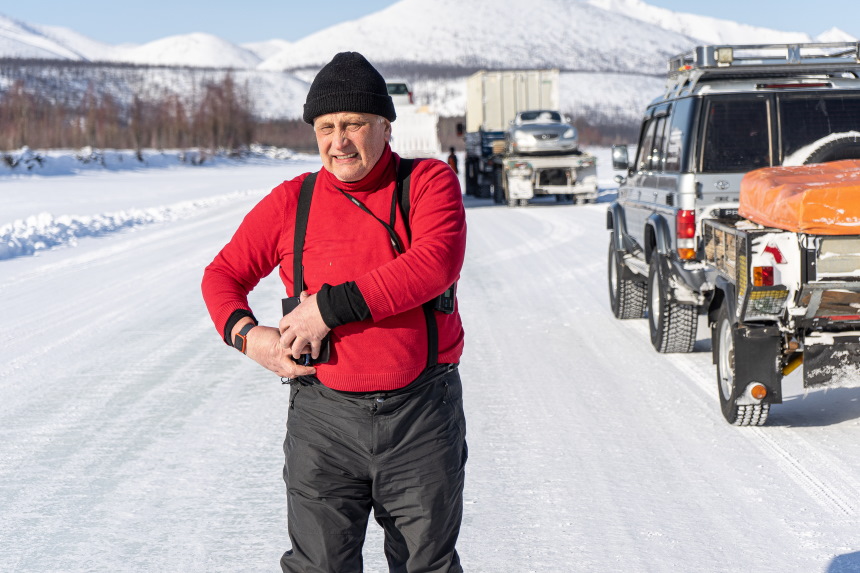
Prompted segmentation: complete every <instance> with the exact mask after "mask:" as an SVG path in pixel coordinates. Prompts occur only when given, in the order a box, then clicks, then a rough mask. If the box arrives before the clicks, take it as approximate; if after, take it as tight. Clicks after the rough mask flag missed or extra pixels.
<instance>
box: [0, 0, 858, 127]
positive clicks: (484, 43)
mask: <svg viewBox="0 0 860 573" xmlns="http://www.w3.org/2000/svg"><path fill="white" fill-rule="evenodd" d="M812 40H813V39H812V38H810V37H809V36H807V35H806V34H801V33H796V32H782V31H778V30H771V29H766V28H760V27H754V26H749V25H746V24H743V23H739V22H734V21H730V20H722V19H717V18H709V17H705V16H698V15H695V14H688V13H677V12H672V11H670V10H666V9H663V8H658V7H655V6H651V5H649V4H647V3H645V2H643V1H642V0H582V1H572V0H497V1H496V2H494V3H493V8H492V10H487V6H486V3H485V2H483V1H481V0H435V1H434V2H426V1H425V0H401V1H400V2H398V3H396V4H393V5H392V6H389V7H388V8H386V9H383V10H380V11H378V12H375V13H372V14H368V15H366V16H364V17H362V18H359V19H357V20H354V21H350V22H344V23H341V24H337V25H334V26H331V27H329V28H327V29H325V30H322V31H320V32H316V33H314V34H311V35H309V36H307V37H305V38H303V39H301V40H299V41H296V42H286V41H284V40H280V39H271V40H267V41H260V42H250V43H245V44H243V45H242V46H237V45H235V44H232V43H230V42H227V41H226V40H223V39H221V38H218V37H216V36H212V35H209V34H201V33H190V34H185V35H178V36H171V37H168V38H163V39H160V40H156V41H153V42H149V43H147V44H143V45H121V46H110V45H106V44H102V43H100V42H97V41H94V40H91V39H89V38H86V37H85V36H82V35H81V34H78V33H77V32H74V31H72V30H69V29H66V28H60V27H53V26H39V25H37V24H31V23H24V22H20V21H16V20H14V19H12V18H8V17H5V16H2V15H0V58H2V57H8V58H37V59H38V58H47V59H59V60H71V61H90V62H97V61H100V62H130V63H134V64H151V65H154V66H174V65H179V66H189V67H205V68H233V69H238V70H242V71H241V72H239V75H241V81H243V82H247V84H248V85H249V87H250V89H251V93H252V96H253V99H254V101H255V105H256V109H255V112H256V114H257V115H258V116H259V117H261V118H297V117H300V115H301V106H302V103H303V102H304V98H305V95H306V94H307V87H308V85H309V82H310V81H311V80H312V79H313V76H314V74H315V73H316V71H317V70H318V69H319V67H320V66H321V65H322V64H324V63H325V62H327V61H328V60H329V59H330V58H331V57H332V56H333V55H334V54H335V53H336V52H339V51H344V50H350V51H360V52H362V53H364V54H365V55H366V56H367V57H368V58H369V59H370V60H371V61H372V62H373V63H374V64H375V65H377V66H378V67H379V68H380V70H382V71H383V73H386V74H396V75H397V76H400V77H405V78H407V79H409V80H411V81H412V83H413V87H414V89H415V97H416V100H417V102H418V103H420V104H424V105H429V106H431V107H432V108H433V109H434V111H436V112H437V113H438V114H439V115H441V116H443V117H444V116H459V115H462V114H463V113H464V111H465V78H466V77H467V76H468V75H470V74H471V73H472V72H474V71H475V70H477V69H481V68H490V69H493V68H516V67H524V68H538V67H547V68H559V69H561V70H562V82H561V85H562V90H561V94H560V97H561V108H562V111H564V112H568V113H572V114H574V115H582V116H586V117H588V118H590V119H591V118H611V119H613V121H636V120H637V116H638V115H639V114H640V113H641V110H642V109H643V108H644V106H645V105H646V104H647V103H648V102H649V101H650V100H651V99H652V98H653V97H654V95H655V94H656V93H657V92H658V91H659V90H660V88H661V87H662V83H663V81H662V77H663V74H664V72H665V62H666V59H667V57H668V56H671V55H674V54H676V53H679V52H682V51H686V50H688V49H689V48H690V47H692V46H694V45H696V44H700V43H715V42H732V43H759V42H806V41H812ZM816 40H819V41H853V40H854V38H852V37H851V36H850V35H848V34H846V33H845V32H843V31H841V30H839V29H838V28H833V29H831V30H828V31H826V32H822V34H821V35H819V36H818V37H817V38H816ZM15 67H16V66H14V65H11V64H9V63H8V62H6V63H5V64H3V66H0V91H2V90H3V89H4V88H5V87H6V86H9V85H12V83H13V82H14V81H15V80H18V79H28V80H29V79H30V78H26V77H24V76H23V75H22V72H21V70H16V69H14V68H15ZM605 72H611V73H605ZM27 73H31V72H29V71H28V72H27ZM86 73H88V72H87V69H86V68H81V70H79V71H76V72H75V73H74V77H75V78H76V79H75V82H73V83H70V84H69V85H68V86H67V88H68V89H69V90H70V92H71V96H70V98H71V100H72V101H74V100H75V99H76V98H79V97H80V94H82V93H83V91H82V90H85V89H86V86H87V85H89V83H88V79H91V80H92V81H93V82H94V83H95V85H99V86H104V87H103V89H105V90H107V91H108V92H109V93H111V95H113V96H114V97H116V98H118V99H119V100H120V101H127V100H129V99H130V97H131V96H132V95H133V94H139V93H156V92H157V91H158V90H163V91H164V93H174V94H177V95H179V96H180V97H182V98H186V99H187V98H190V97H192V96H193V91H189V90H193V89H195V87H196V86H198V85H199V84H197V83H195V81H196V79H193V78H192V79H184V78H183V75H185V74H187V73H188V70H187V68H184V69H180V70H175V71H169V70H168V69H167V68H161V70H156V69H150V70H143V71H135V72H125V71H123V72H122V73H119V72H116V71H113V70H109V71H105V70H104V69H93V70H91V72H90V73H91V74H92V78H82V79H80V78H81V76H82V74H84V75H85V74H86ZM207 73H208V72H207ZM38 74H42V75H45V74H48V75H50V74H51V72H50V71H47V72H38ZM67 75H69V74H67ZM191 76H195V74H191ZM129 78H130V79H129ZM33 81H34V82H36V85H38V89H48V90H49V93H52V94H53V93H55V92H54V91H50V90H56V89H57V88H58V86H60V88H62V85H61V81H60V80H57V81H54V82H53V84H52V85H50V86H47V87H46V83H45V81H44V80H43V79H40V78H39V77H35V78H34V79H33ZM40 82H41V83H40ZM58 95H64V96H65V95H66V94H58Z"/></svg>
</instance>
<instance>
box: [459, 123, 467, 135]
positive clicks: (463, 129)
mask: <svg viewBox="0 0 860 573" xmlns="http://www.w3.org/2000/svg"><path fill="white" fill-rule="evenodd" d="M465 133H466V127H465V126H464V125H463V124H462V123H458V124H457V137H463V135H465Z"/></svg>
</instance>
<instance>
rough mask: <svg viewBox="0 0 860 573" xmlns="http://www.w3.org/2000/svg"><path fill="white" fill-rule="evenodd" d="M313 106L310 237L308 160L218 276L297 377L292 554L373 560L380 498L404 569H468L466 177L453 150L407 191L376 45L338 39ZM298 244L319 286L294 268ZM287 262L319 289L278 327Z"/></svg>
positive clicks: (313, 563) (344, 564)
mask: <svg viewBox="0 0 860 573" xmlns="http://www.w3.org/2000/svg"><path fill="white" fill-rule="evenodd" d="M303 119H304V121H305V122H307V123H309V124H311V125H312V126H313V129H314V132H315V134H316V139H317V144H318V147H319V152H320V157H321V159H322V164H323V168H322V170H321V171H320V172H319V173H318V175H317V177H316V181H315V183H314V185H313V187H312V190H313V194H312V201H311V203H310V208H309V212H308V214H307V217H306V221H307V227H306V230H305V232H304V237H305V241H304V246H303V247H302V248H301V249H296V248H295V247H294V245H295V242H294V241H295V238H296V226H297V221H298V220H299V219H301V217H298V216H297V209H298V206H299V204H300V203H301V201H300V199H299V196H300V190H301V188H302V185H303V183H304V182H305V180H306V178H307V177H308V176H309V174H305V175H302V176H299V177H297V178H296V179H294V180H292V181H286V182H284V183H282V184H281V185H279V186H278V187H276V188H275V189H274V190H273V191H272V192H271V194H269V195H268V196H267V197H265V198H264V199H263V200H262V201H261V202H260V203H259V204H258V205H256V206H255V207H254V208H253V209H252V210H251V212H250V213H249V214H248V215H247V216H246V217H245V219H244V221H243V222H242V224H241V225H240V226H239V229H238V230H237V231H236V233H235V235H234V236H233V238H232V239H231V240H230V242H229V243H228V244H227V245H226V246H225V247H224V248H223V249H222V250H221V252H220V253H219V254H218V255H217V256H216V257H215V260H214V261H213V262H212V263H211V264H210V265H209V266H208V267H207V268H206V271H205V273H204V277H203V295H204V299H205V301H206V304H207V307H208V309H209V312H210V314H211V316H212V319H213V321H214V322H215V326H216V328H217V329H218V331H219V333H221V334H222V335H223V337H224V341H225V342H226V343H227V344H231V345H234V346H236V347H237V348H239V349H240V350H242V351H243V352H244V353H245V354H247V355H248V357H250V358H251V359H253V360H255V361H257V362H258V363H259V364H261V365H262V366H264V367H265V368H267V369H269V370H271V371H272V372H274V373H276V374H278V375H279V376H281V377H283V378H284V379H289V380H290V384H291V388H290V400H289V415H288V420H287V438H286V440H285V442H284V452H285V456H286V463H285V465H284V481H285V482H286V486H287V506H288V522H289V534H290V540H291V542H292V549H291V550H289V551H287V552H286V553H285V554H284V556H283V557H282V558H281V567H282V569H283V571H285V572H308V571H314V572H317V571H320V572H321V571H327V572H332V573H344V572H348V571H361V568H362V557H361V549H362V544H363V542H364V536H365V531H366V528H367V519H368V516H369V513H370V511H371V509H372V510H373V512H374V517H375V519H376V520H377V522H378V523H379V524H380V525H381V526H382V527H383V529H384V532H385V554H386V558H387V560H388V564H389V568H390V570H391V571H403V572H406V571H409V572H411V571H423V572H431V571H438V572H448V573H454V572H460V571H462V567H461V566H460V560H459V557H458V555H457V551H456V549H455V545H456V540H457V536H458V534H459V529H460V522H461V517H462V509H463V502H462V493H463V481H464V467H465V462H466V457H467V449H466V442H465V432H466V427H465V419H464V416H463V406H462V388H461V386H460V378H459V375H458V372H457V364H458V362H459V359H460V355H461V353H462V349H463V328H462V323H461V321H460V316H459V313H458V311H457V308H456V304H455V297H454V292H455V290H454V289H453V288H452V285H454V284H455V281H456V280H457V278H458V276H459V272H460V269H461V267H462V264H463V257H464V253H465V244H466V227H465V211H464V209H463V204H462V195H461V192H460V188H459V184H458V181H457V178H456V176H455V175H454V173H453V172H452V171H451V170H450V169H449V168H448V166H447V165H446V164H445V163H443V162H441V161H438V160H435V159H423V160H416V161H415V163H414V164H413V166H412V169H411V173H410V175H409V181H408V193H407V190H406V187H407V184H406V183H405V182H404V183H402V184H401V185H400V187H401V189H402V191H401V192H400V193H398V190H397V189H398V179H401V180H402V179H403V175H402V173H401V174H398V167H400V166H401V165H400V164H401V161H402V160H401V159H400V158H399V157H398V156H397V155H396V154H394V153H393V152H392V151H391V148H390V147H389V144H388V142H389V139H390V136H391V123H390V122H391V121H393V120H394V119H395V112H394V106H393V103H392V101H391V97H390V96H389V95H388V92H387V89H386V85H385V81H384V80H383V78H382V76H380V74H379V72H377V70H376V69H374V68H373V66H371V65H370V63H369V62H368V61H367V60H366V59H365V58H364V57H363V56H362V55H361V54H358V53H355V52H343V53H340V54H337V55H336V56H335V57H334V58H333V59H332V61H331V62H329V63H328V64H326V65H325V66H324V67H323V68H322V69H321V70H320V72H319V73H318V74H317V76H316V78H315V79H314V81H313V83H312V84H311V88H310V92H309V93H308V97H307V101H306V103H305V106H304V115H303ZM404 165H405V163H404ZM403 195H406V196H408V210H407V209H406V208H405V205H404V203H406V202H404V201H403ZM304 204H305V205H306V203H304ZM407 212H408V215H407V216H406V217H404V213H407ZM299 228H301V225H299ZM299 234H301V233H299ZM297 250H300V251H301V256H302V259H301V264H299V265H298V268H299V269H300V270H303V272H302V273H301V274H303V284H302V283H300V282H299V281H300V280H302V279H299V278H298V277H294V276H293V275H294V274H295V273H294V267H296V261H295V260H294V258H293V257H294V254H295V253H294V251H297ZM275 267H279V271H280V276H281V279H282V281H283V283H284V286H285V287H286V290H287V292H288V293H290V294H296V293H298V292H299V291H302V292H301V294H300V303H299V304H298V306H297V307H296V308H295V309H294V310H292V311H291V312H289V313H288V314H286V315H285V316H284V317H283V318H282V319H281V320H280V324H279V325H278V328H274V327H271V326H263V325H258V324H257V320H256V319H255V317H254V315H253V313H252V312H251V309H250V308H249V306H248V301H247V294H248V292H249V291H250V290H251V289H253V288H254V286H255V285H256V284H257V282H258V281H259V280H260V279H261V278H262V277H264V276H266V275H268V274H269V273H270V272H271V271H272V270H273V269H274V268H275ZM294 280H295V281H296V284H294ZM303 286H304V287H305V288H303ZM437 308H439V309H443V310H444V312H443V311H440V310H435V309H437ZM326 346H328V348H329V352H330V356H329V359H328V361H327V362H325V363H320V364H315V365H303V364H299V363H297V362H296V361H297V360H299V361H300V362H304V360H303V359H302V355H307V354H310V355H311V356H312V357H313V358H315V359H317V358H320V357H322V355H323V354H324V352H323V351H324V350H325V347H326Z"/></svg>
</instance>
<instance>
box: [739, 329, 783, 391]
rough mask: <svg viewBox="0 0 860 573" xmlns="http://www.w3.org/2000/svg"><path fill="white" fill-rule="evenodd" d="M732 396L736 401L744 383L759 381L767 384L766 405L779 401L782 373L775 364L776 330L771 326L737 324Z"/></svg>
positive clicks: (777, 337) (777, 333)
mask: <svg viewBox="0 0 860 573" xmlns="http://www.w3.org/2000/svg"><path fill="white" fill-rule="evenodd" d="M734 345H735V379H736V382H735V396H732V398H733V399H735V400H738V399H740V398H741V396H742V395H743V394H744V392H745V390H746V387H747V385H748V384H750V383H752V382H761V383H762V384H764V385H765V386H766V387H767V397H766V398H765V399H764V400H762V402H765V403H767V404H781V403H782V373H781V371H780V368H779V366H778V364H777V358H778V356H779V352H780V333H779V329H778V328H777V327H775V326H765V327H751V326H747V325H742V326H740V327H739V328H738V329H737V330H736V331H735V339H734Z"/></svg>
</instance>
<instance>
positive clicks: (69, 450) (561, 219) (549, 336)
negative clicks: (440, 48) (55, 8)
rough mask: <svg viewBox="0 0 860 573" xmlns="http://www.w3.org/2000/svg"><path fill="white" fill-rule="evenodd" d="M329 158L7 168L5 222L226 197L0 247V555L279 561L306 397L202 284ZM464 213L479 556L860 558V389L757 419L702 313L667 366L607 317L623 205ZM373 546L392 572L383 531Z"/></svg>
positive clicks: (173, 565)
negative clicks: (218, 325)
mask: <svg viewBox="0 0 860 573" xmlns="http://www.w3.org/2000/svg"><path fill="white" fill-rule="evenodd" d="M600 158H601V161H602V166H603V167H604V168H605V166H606V165H608V164H609V163H608V161H609V158H608V153H607V152H606V151H605V150H601V155H600ZM461 164H462V163H461ZM318 165H319V161H318V160H317V161H314V160H313V159H312V158H310V159H308V158H304V159H301V158H297V159H294V160H290V161H281V162H277V163H275V162H256V163H246V164H235V163H234V164H224V165H220V166H215V167H206V166H202V167H190V166H187V167H171V168H163V169H149V170H135V171H103V172H87V173H82V174H78V175H57V176H51V177H47V176H14V177H10V176H0V225H4V224H7V223H11V222H12V221H14V220H18V219H20V220H26V219H27V217H28V216H30V215H38V214H39V213H41V212H52V213H54V215H53V216H54V219H55V220H58V219H60V218H61V217H62V215H64V214H78V215H81V216H92V215H94V214H105V213H116V212H120V211H126V212H128V211H130V210H131V209H133V208H134V209H142V210H145V209H152V208H164V207H165V206H173V205H177V204H186V203H185V202H197V201H199V200H200V199H202V198H206V197H220V198H221V199H219V200H212V201H209V202H207V203H206V204H203V203H198V204H196V207H194V208H191V209H188V210H187V211H185V212H183V215H182V216H180V217H164V218H163V220H156V221H155V222H153V223H148V224H140V225H134V226H123V227H121V228H120V229H119V230H118V231H116V232H109V233H105V234H102V235H101V236H97V237H83V238H79V239H77V242H76V244H75V245H71V244H66V245H62V246H60V247H58V248H50V249H43V250H39V251H38V252H36V253H35V254H34V255H23V256H15V257H12V258H8V259H6V260H2V261H0V301H2V304H3V309H2V316H3V322H2V324H3V328H2V329H0V569H2V570H3V571H9V572H28V573H29V572H32V573H36V572H38V573H43V572H46V571H61V572H68V573H83V572H106V571H110V572H118V571H129V572H132V571H134V572H140V571H151V572H163V571H176V572H201V573H202V572H207V573H208V572H225V573H234V572H237V571H242V572H271V571H276V570H278V565H277V564H278V559H279V557H280V555H281V553H282V552H283V551H284V550H285V549H287V548H288V546H289V541H288V538H287V534H286V504H285V495H284V485H283V482H282V479H281V465H282V463H283V453H282V451H281V444H282V441H283V437H284V436H283V434H284V425H285V422H286V416H287V399H288V390H287V387H285V386H282V385H281V383H280V381H279V379H278V378H277V377H276V376H275V375H274V374H271V373H268V372H267V371H265V370H263V369H262V368H260V367H259V366H257V365H256V364H254V363H252V362H251V361H250V360H249V359H247V358H246V357H244V356H242V355H241V354H239V353H238V352H236V351H235V350H233V349H232V348H229V347H227V346H226V345H225V344H224V342H223V341H222V340H221V339H220V336H219V334H218V333H217V332H216V330H215V328H214V326H213V325H212V323H211V321H210V319H209V316H208V315H207V313H206V310H205V308H204V305H203V301H202V299H201V296H200V288H199V285H200V279H201V276H202V272H203V268H204V267H205V265H207V264H208V263H209V262H210V261H211V259H212V258H213V256H214V255H215V254H216V252H217V251H218V250H219V249H220V248H221V246H222V245H223V244H224V243H225V242H226V241H228V240H229V238H230V236H231V234H232V233H233V231H234V230H235V228H236V226H237V225H238V224H239V222H240V221H241V220H242V217H243V216H244V215H245V213H246V212H247V211H248V210H249V209H250V208H251V207H252V206H253V205H254V204H255V202H256V201H258V200H259V199H260V198H261V197H262V196H263V195H264V194H265V193H266V192H267V191H268V189H270V188H272V187H274V186H275V185H276V184H278V183H279V182H280V181H282V180H284V179H289V178H292V177H294V176H295V175H298V174H299V173H302V172H304V171H309V170H314V169H316V168H317V167H318ZM611 176H612V173H611V171H610V172H603V173H601V182H602V183H604V184H605V183H606V182H608V181H610V180H611ZM467 207H468V226H469V231H468V232H469V239H468V241H469V242H468V251H467V258H466V263H465V266H464V269H463V273H462V280H461V282H460V288H459V292H458V296H459V299H460V308H461V311H462V313H463V319H464V323H465V328H466V351H465V355H464V356H463V361H462V365H461V373H462V377H463V382H464V390H465V398H464V400H465V407H466V414H467V424H468V442H469V451H470V459H469V463H468V465H467V484H466V491H465V500H466V506H465V516H464V520H463V529H462V534H461V537H460V543H459V551H460V554H461V557H462V561H463V564H464V567H465V570H466V571H468V572H469V573H478V572H483V573H507V572H510V573H523V572H539V573H547V572H549V573H568V572H621V571H623V572H657V573H662V572H666V573H678V572H737V573H746V572H757V573H758V572H763V573H768V572H773V573H810V572H820V573H845V572H850V571H860V536H858V532H860V389H857V388H833V389H830V390H827V391H824V390H821V391H815V392H810V393H808V394H807V393H805V392H804V391H803V390H802V388H801V387H800V384H801V382H800V377H799V375H798V374H792V377H791V378H790V379H789V380H788V388H787V391H786V395H785V403H784V404H782V405H779V406H775V407H774V408H773V409H772V412H771V415H770V418H769V420H768V425H767V426H765V427H761V428H736V427H733V426H729V425H728V424H726V423H725V422H724V421H723V418H722V416H721V414H720V411H719V405H718V401H717V394H716V392H717V390H716V381H715V374H714V367H713V365H712V364H711V355H710V342H709V335H708V331H707V327H706V325H705V324H704V323H703V324H701V325H700V330H699V341H698V343H697V345H696V351H695V352H694V353H692V354H687V355H660V354H657V353H656V352H655V351H654V350H653V349H652V347H651V345H650V342H649V340H648V328H647V325H646V323H645V321H644V320H633V321H618V320H615V319H614V318H613V317H612V313H611V311H610V309H609V305H608V295H607V285H606V282H607V279H606V249H607V244H608V240H609V239H608V234H607V231H606V230H605V209H606V205H605V204H596V205H587V206H571V205H556V204H555V203H554V202H535V203H534V204H532V205H530V206H529V207H526V208H517V209H509V208H507V207H504V206H495V205H493V204H491V203H490V202H489V201H488V200H474V199H472V198H467ZM282 296H283V287H282V286H281V285H280V284H279V283H278V280H277V277H276V275H275V276H271V277H269V278H267V279H265V280H264V281H263V282H261V284H260V285H259V286H258V287H257V288H256V289H255V290H254V292H253V293H252V295H251V301H252V305H253V308H254V309H255V312H256V313H257V316H258V317H259V318H260V319H261V320H262V321H263V322H265V323H268V324H274V323H275V321H276V320H277V318H278V311H279V307H280V300H279V299H280V298H281V297H282ZM364 553H365V571H367V572H377V573H378V572H383V571H387V566H386V564H385V559H384V557H383V554H382V537H381V534H380V530H379V528H378V527H377V526H376V525H375V524H374V523H373V522H372V521H371V524H370V526H369V528H368V540H367V544H366V548H365V552H364Z"/></svg>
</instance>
